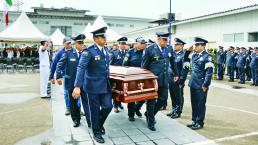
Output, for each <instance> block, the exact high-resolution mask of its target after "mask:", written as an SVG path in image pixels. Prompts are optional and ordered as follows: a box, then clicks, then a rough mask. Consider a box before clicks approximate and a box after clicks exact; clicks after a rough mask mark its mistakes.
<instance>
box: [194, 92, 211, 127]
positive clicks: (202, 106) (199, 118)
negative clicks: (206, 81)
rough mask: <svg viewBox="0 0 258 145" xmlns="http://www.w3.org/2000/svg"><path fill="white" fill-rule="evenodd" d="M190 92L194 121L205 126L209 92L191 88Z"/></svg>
mask: <svg viewBox="0 0 258 145" xmlns="http://www.w3.org/2000/svg"><path fill="white" fill-rule="evenodd" d="M190 92H191V105H192V121H193V122H196V123H199V124H200V125H203V124H204V119H205V113H206V99H207V92H203V91H202V90H201V89H193V88H190Z"/></svg>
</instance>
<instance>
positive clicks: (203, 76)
mask: <svg viewBox="0 0 258 145" xmlns="http://www.w3.org/2000/svg"><path fill="white" fill-rule="evenodd" d="M213 68H214V64H213V59H212V56H211V55H209V54H208V53H207V52H206V51H203V52H202V53H200V54H198V53H194V54H193V55H192V74H191V78H190V80H189V84H188V86H189V87H190V91H191V105H192V121H193V122H195V123H198V124H200V125H203V124H204V119H205V112H206V105H205V104H206V99H207V93H208V91H206V92H203V91H202V90H201V88H202V86H204V87H206V88H208V87H209V86H210V83H211V77H212V74H213Z"/></svg>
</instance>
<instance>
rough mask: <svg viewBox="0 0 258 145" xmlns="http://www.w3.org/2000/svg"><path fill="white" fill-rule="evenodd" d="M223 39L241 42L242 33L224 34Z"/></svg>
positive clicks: (242, 38) (242, 39)
mask: <svg viewBox="0 0 258 145" xmlns="http://www.w3.org/2000/svg"><path fill="white" fill-rule="evenodd" d="M223 41H224V42H243V41H244V33H234V34H224V35H223Z"/></svg>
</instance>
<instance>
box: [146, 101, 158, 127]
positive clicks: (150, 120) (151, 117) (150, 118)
mask: <svg viewBox="0 0 258 145" xmlns="http://www.w3.org/2000/svg"><path fill="white" fill-rule="evenodd" d="M155 105H156V99H150V100H147V105H146V110H147V111H146V120H147V124H148V126H149V127H152V126H154V125H155V123H154V122H155V112H154V111H155Z"/></svg>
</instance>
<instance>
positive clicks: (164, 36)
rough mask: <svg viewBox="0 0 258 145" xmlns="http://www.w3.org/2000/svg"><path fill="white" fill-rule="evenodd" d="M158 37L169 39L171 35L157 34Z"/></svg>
mask: <svg viewBox="0 0 258 145" xmlns="http://www.w3.org/2000/svg"><path fill="white" fill-rule="evenodd" d="M156 35H157V37H160V38H165V39H168V37H169V36H170V33H165V32H157V33H156Z"/></svg>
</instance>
